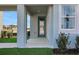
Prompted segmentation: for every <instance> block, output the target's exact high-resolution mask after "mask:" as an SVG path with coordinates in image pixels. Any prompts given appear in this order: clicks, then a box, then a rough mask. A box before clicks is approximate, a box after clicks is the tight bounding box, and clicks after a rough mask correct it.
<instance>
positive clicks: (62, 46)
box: [56, 33, 70, 49]
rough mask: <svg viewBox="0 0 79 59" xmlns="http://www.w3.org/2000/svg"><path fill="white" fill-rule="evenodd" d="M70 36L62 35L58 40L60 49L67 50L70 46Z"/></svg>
mask: <svg viewBox="0 0 79 59" xmlns="http://www.w3.org/2000/svg"><path fill="white" fill-rule="evenodd" d="M68 39H69V35H67V34H65V33H60V34H59V37H58V39H56V42H57V45H58V47H59V48H60V49H66V48H67V45H70V42H68Z"/></svg>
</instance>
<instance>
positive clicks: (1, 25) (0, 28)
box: [0, 11, 3, 37]
mask: <svg viewBox="0 0 79 59" xmlns="http://www.w3.org/2000/svg"><path fill="white" fill-rule="evenodd" d="M2 20H3V12H2V11H0V37H1V30H2V27H3V23H2Z"/></svg>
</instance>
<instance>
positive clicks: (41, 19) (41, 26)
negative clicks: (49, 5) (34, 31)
mask: <svg viewBox="0 0 79 59" xmlns="http://www.w3.org/2000/svg"><path fill="white" fill-rule="evenodd" d="M38 37H46V17H45V16H38Z"/></svg>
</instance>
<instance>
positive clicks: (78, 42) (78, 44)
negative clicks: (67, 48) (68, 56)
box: [75, 36, 79, 48]
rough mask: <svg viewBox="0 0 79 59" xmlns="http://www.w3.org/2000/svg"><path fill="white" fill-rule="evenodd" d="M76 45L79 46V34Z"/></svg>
mask: <svg viewBox="0 0 79 59" xmlns="http://www.w3.org/2000/svg"><path fill="white" fill-rule="evenodd" d="M75 46H76V48H79V36H77V37H76V43H75Z"/></svg>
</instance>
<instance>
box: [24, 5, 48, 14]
mask: <svg viewBox="0 0 79 59" xmlns="http://www.w3.org/2000/svg"><path fill="white" fill-rule="evenodd" d="M26 8H27V11H28V12H29V13H30V14H47V10H48V5H27V6H26Z"/></svg>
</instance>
